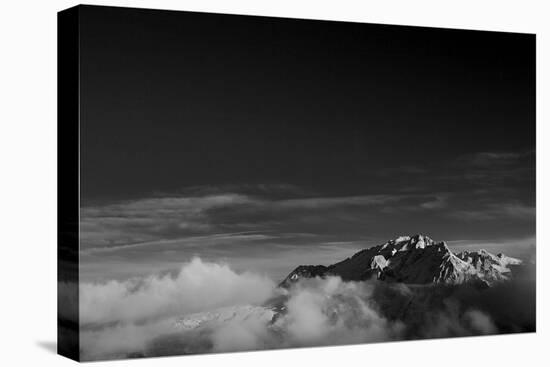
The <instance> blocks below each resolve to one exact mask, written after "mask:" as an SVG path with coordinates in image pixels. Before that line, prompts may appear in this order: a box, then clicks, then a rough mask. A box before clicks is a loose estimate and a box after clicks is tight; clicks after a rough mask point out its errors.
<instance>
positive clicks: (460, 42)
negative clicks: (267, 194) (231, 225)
mask: <svg viewBox="0 0 550 367" xmlns="http://www.w3.org/2000/svg"><path fill="white" fill-rule="evenodd" d="M81 14H82V15H81V40H82V42H81V82H82V89H81V90H82V94H81V101H82V110H81V111H82V120H81V129H82V132H83V135H82V137H83V139H82V141H81V143H82V170H81V174H82V196H83V198H84V199H85V200H86V199H99V198H103V197H109V198H117V197H126V196H141V195H147V194H151V193H153V192H155V191H173V190H177V189H180V188H182V187H187V186H196V185H219V184H239V183H254V182H257V183H265V182H284V183H293V184H299V185H305V186H308V187H311V188H312V189H320V190H322V191H328V192H334V193H338V194H345V193H349V192H350V190H351V191H354V192H363V191H365V190H374V191H381V190H383V188H381V187H379V185H377V183H376V182H373V179H372V173H373V171H376V170H378V169H380V168H387V167H397V166H409V165H414V166H416V165H423V164H425V163H426V162H433V161H434V160H442V161H444V160H452V159H455V158H456V157H458V156H461V155H465V154H469V153H476V152H484V151H490V152H492V151H497V152H499V151H519V150H525V149H533V148H534V141H535V115H534V113H535V105H534V104H535V83H534V80H535V52H534V45H535V38H534V36H533V35H525V34H511V33H494V32H474V31H457V30H442V29H430V28H417V27H397V26H383V25H368V24H358V23H343V22H326V21H306V20H292V19H277V18H264V17H244V16H229V15H215V14H200V13H186V12H166V11H152V12H150V11H145V10H136V9H134V10H128V9H122V8H99V7H84V8H83V11H82V13H81Z"/></svg>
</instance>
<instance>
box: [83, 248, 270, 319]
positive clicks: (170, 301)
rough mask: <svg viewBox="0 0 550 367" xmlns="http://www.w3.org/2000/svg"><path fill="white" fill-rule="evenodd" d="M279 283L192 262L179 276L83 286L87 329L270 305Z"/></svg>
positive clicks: (198, 261)
mask: <svg viewBox="0 0 550 367" xmlns="http://www.w3.org/2000/svg"><path fill="white" fill-rule="evenodd" d="M274 286H275V285H274V283H273V282H272V281H271V280H270V279H268V278H265V277H260V276H257V275H254V274H249V273H243V274H237V273H235V272H233V271H232V270H231V269H230V268H229V267H228V266H227V265H219V264H215V263H204V262H202V261H201V260H200V259H198V258H196V259H193V260H192V261H191V262H190V263H187V264H185V265H184V266H183V267H182V268H181V270H180V272H179V273H178V274H177V275H176V276H172V275H170V274H167V275H164V276H150V277H147V278H142V279H133V280H128V281H123V282H119V281H110V282H107V283H83V284H81V285H80V320H81V322H82V323H84V324H86V323H108V322H120V321H122V322H131V321H141V320H146V319H151V318H159V317H166V316H178V315H183V314H185V313H189V312H197V311H205V310H210V309H214V308H218V307H223V306H228V305H236V304H257V303H261V302H263V301H265V300H266V299H267V298H268V297H269V296H270V295H271V294H272V291H273V289H274Z"/></svg>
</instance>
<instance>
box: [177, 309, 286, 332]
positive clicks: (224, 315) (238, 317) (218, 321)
mask: <svg viewBox="0 0 550 367" xmlns="http://www.w3.org/2000/svg"><path fill="white" fill-rule="evenodd" d="M274 315H275V311H274V310H273V309H271V308H269V307H263V306H252V305H242V306H232V307H224V308H219V309H217V310H214V311H207V312H197V313H193V314H188V315H185V316H183V317H181V318H180V319H178V320H176V321H175V323H174V327H175V328H176V329H178V330H194V329H199V328H208V327H210V328H215V327H216V326H219V325H222V324H227V323H230V322H238V323H242V322H246V321H247V320H263V321H265V322H266V323H267V322H270V321H271V320H272V319H273V316H274Z"/></svg>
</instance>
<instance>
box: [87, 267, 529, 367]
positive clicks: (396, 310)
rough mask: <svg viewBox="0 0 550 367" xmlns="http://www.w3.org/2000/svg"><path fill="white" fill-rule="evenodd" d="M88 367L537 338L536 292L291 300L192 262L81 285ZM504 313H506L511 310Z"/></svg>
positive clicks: (320, 294)
mask: <svg viewBox="0 0 550 367" xmlns="http://www.w3.org/2000/svg"><path fill="white" fill-rule="evenodd" d="M80 297H81V300H80V320H81V334H80V335H81V350H82V358H83V359H85V360H96V359H106V358H126V357H140V356H159V355H177V354H193V353H208V352H226V351H243V350H258V349H275V348H288V347H301V346H318V345H335V344H352V343H364V342H381V341H391V340H409V339H419V338H433V337H449V336H466V335H487V334H495V333H500V332H521V331H534V328H535V315H534V282H532V281H530V282H524V283H521V284H519V283H517V284H516V283H510V284H503V285H502V286H496V287H493V288H490V289H484V290H482V289H476V288H473V287H470V286H458V287H456V286H455V287H449V286H430V287H428V286H407V285H404V284H398V283H394V284H388V283H383V282H379V281H366V282H344V281H342V280H341V279H340V278H337V277H329V278H326V279H318V278H316V279H305V280H302V281H300V282H298V283H297V284H295V285H294V286H293V287H292V288H291V289H289V290H283V289H279V288H276V286H275V284H274V283H273V282H272V281H271V280H269V279H267V278H265V277H261V276H258V275H255V274H251V273H242V274H238V273H235V272H234V271H232V270H231V269H230V268H229V267H228V266H227V265H220V264H215V263H206V262H203V261H201V260H200V259H194V260H193V261H191V262H190V263H187V264H184V265H183V267H182V268H181V270H180V272H179V273H177V274H175V275H164V276H151V277H148V278H144V279H136V280H130V281H126V282H115V281H113V282H108V283H103V284H81V286H80ZM503 305H506V307H504V306H503Z"/></svg>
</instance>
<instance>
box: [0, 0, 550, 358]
mask: <svg viewBox="0 0 550 367" xmlns="http://www.w3.org/2000/svg"><path fill="white" fill-rule="evenodd" d="M87 3H88V4H103V5H118V6H134V7H153V8H162V9H180V10H197V11H207V12H223V13H237V14H256V15H272V16H285V17H299V18H312V19H335V20H349V21H361V22H372V23H390V24H406V25H423V26H432V27H449V28H466V29H486V30H498V31H514V32H529V33H537V53H538V56H537V176H538V177H537V260H538V269H537V271H538V274H537V279H538V282H537V295H538V302H537V310H538V311H539V312H538V313H537V321H538V322H537V330H538V331H537V333H536V334H527V335H515V336H498V337H475V338H460V339H447V340H435V341H421V342H399V343H385V344H370V345H361V346H349V347H330V348H315V349H301V350H287V351H276V352H253V353H235V354H221V355H208V356H193V357H170V358H160V359H148V360H131V361H118V362H99V363H94V366H95V365H97V366H103V365H116V366H151V365H155V366H175V365H182V364H185V365H186V366H218V365H221V364H223V365H224V366H239V367H241V366H272V365H277V366H280V365H286V366H298V365H303V366H308V365H311V364H314V365H315V366H316V367H317V366H328V365H331V366H334V365H342V364H361V365H390V366H391V365H399V364H401V365H407V366H408V365H422V366H441V365H445V366H446V367H450V366H464V365H465V364H471V365H481V364H486V365H489V366H492V365H498V366H515V367H517V366H520V365H525V364H533V365H542V364H543V363H544V362H542V361H544V360H546V361H545V362H546V363H547V361H548V350H549V349H550V343H549V342H550V338H549V325H548V320H549V313H550V309H548V291H546V292H545V289H544V288H545V287H546V288H547V287H548V270H547V268H545V265H546V264H547V263H548V261H550V260H549V259H547V257H548V256H547V253H548V251H547V250H546V246H547V244H546V242H548V240H549V239H550V236H549V229H548V223H550V222H549V220H548V217H549V216H548V209H549V200H548V197H549V195H548V193H547V190H545V189H547V188H550V185H549V184H550V182H549V175H548V168H547V166H548V164H549V159H548V157H549V155H548V152H549V149H550V148H549V147H548V144H547V143H546V142H547V141H548V139H549V138H550V136H549V134H548V130H549V128H548V121H546V120H547V117H548V112H547V111H548V108H547V106H548V105H547V103H548V98H547V97H548V86H549V85H550V83H549V80H548V79H549V73H548V72H547V70H545V68H544V66H546V65H548V60H549V50H550V43H549V40H550V30H549V26H548V24H549V23H550V22H548V20H547V19H545V16H546V18H548V17H550V12H549V11H548V10H547V9H545V5H544V4H545V1H526V0H523V1H505V0H500V1H484V0H477V1H469V0H461V1H441V0H440V1H421V0H415V1H412V0H409V1H384V2H378V3H376V4H375V3H371V2H368V1H365V0H363V1H346V0H337V1H335V0H333V1H320V0H317V1H313V0H312V1H304V0H294V1H286V0H276V1H271V0H270V1H260V0H257V1H253V0H249V1H244V0H231V1H222V0H220V1H214V0H202V1H163V0H157V1H116V0H111V1H89V2H87ZM76 4H77V2H73V1H57V0H56V1H54V0H42V1H16V0H12V1H9V0H8V1H3V2H2V3H0V17H1V18H0V27H1V30H0V195H1V197H0V198H1V200H0V272H1V277H0V282H1V283H0V297H1V298H0V311H1V312H0V364H1V365H3V366H12V365H28V366H35V365H40V366H50V365H52V366H53V365H55V366H57V365H60V366H64V365H69V364H73V363H74V362H72V361H69V360H67V359H65V358H62V357H59V356H57V355H56V354H55V353H54V352H53V351H54V350H55V338H56V190H57V186H56V185H57V178H56V177H57V176H56V159H57V155H56V154H57V153H56V148H57V126H56V32H57V30H56V12H57V11H59V10H62V9H65V8H67V7H70V6H73V5H76ZM545 20H546V24H545ZM545 64H546V65H545ZM545 97H546V98H545ZM545 104H546V105H545ZM495 139H498V132H495ZM545 166H546V167H545ZM548 246H550V244H548ZM502 307H506V304H503V305H502Z"/></svg>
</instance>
